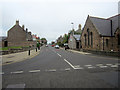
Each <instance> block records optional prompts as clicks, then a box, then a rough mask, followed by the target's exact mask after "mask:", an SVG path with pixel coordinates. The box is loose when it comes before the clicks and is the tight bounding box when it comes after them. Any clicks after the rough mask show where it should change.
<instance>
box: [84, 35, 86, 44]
mask: <svg viewBox="0 0 120 90" xmlns="http://www.w3.org/2000/svg"><path fill="white" fill-rule="evenodd" d="M84 39H85V46H86V34H84Z"/></svg>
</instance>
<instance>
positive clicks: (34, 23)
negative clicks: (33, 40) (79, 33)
mask: <svg viewBox="0 0 120 90" xmlns="http://www.w3.org/2000/svg"><path fill="white" fill-rule="evenodd" d="M118 1H119V0H84V1H83V0H82V1H81V0H39V1H38V0H1V1H0V2H1V3H0V4H1V5H2V7H0V12H1V16H0V20H1V21H0V23H2V27H0V30H1V31H2V33H1V31H0V35H1V34H2V35H3V36H7V31H8V30H9V29H10V28H11V27H12V26H13V25H14V24H15V21H16V19H19V21H20V25H22V24H24V25H25V27H26V28H28V29H29V30H30V31H31V32H32V34H37V35H38V36H40V37H45V38H47V40H48V41H49V42H50V41H52V40H55V39H57V37H59V36H60V35H64V34H65V33H68V32H69V30H70V29H71V28H72V26H71V22H74V28H75V29H77V28H78V24H82V27H83V26H84V24H85V20H86V18H87V16H88V15H90V16H95V17H102V18H108V17H111V16H114V15H116V14H118ZM0 26H1V25H0Z"/></svg>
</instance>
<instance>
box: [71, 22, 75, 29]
mask: <svg viewBox="0 0 120 90" xmlns="http://www.w3.org/2000/svg"><path fill="white" fill-rule="evenodd" d="M71 24H72V30H74V23H73V22H71Z"/></svg>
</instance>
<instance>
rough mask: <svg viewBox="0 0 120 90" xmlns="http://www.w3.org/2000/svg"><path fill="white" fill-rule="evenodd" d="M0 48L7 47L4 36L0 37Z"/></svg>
mask: <svg viewBox="0 0 120 90" xmlns="http://www.w3.org/2000/svg"><path fill="white" fill-rule="evenodd" d="M1 47H7V37H6V36H1V37H0V48H1Z"/></svg>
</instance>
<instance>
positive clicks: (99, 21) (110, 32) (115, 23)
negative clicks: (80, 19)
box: [81, 14, 120, 52]
mask: <svg viewBox="0 0 120 90" xmlns="http://www.w3.org/2000/svg"><path fill="white" fill-rule="evenodd" d="M81 41H82V42H81V43H82V48H83V49H84V50H96V51H115V52H118V51H120V14H118V15H115V16H113V17H110V18H107V19H105V18H99V17H92V16H89V15H88V17H87V20H86V23H85V25H84V28H83V30H82V36H81Z"/></svg>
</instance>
